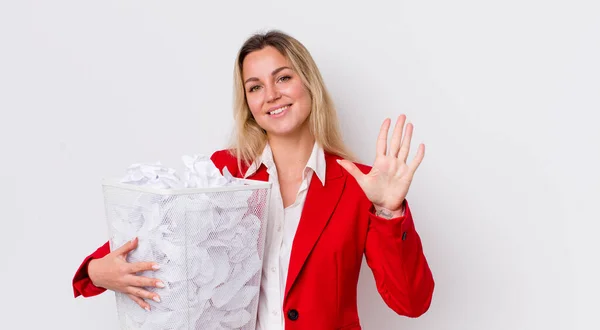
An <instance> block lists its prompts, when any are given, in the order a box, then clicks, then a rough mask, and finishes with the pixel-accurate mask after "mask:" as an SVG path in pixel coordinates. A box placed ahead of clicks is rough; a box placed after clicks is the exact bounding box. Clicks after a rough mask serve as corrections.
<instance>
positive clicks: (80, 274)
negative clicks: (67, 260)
mask: <svg viewBox="0 0 600 330" xmlns="http://www.w3.org/2000/svg"><path fill="white" fill-rule="evenodd" d="M109 253H110V245H109V242H106V243H104V245H102V246H101V247H99V248H98V249H97V250H96V251H95V252H94V253H92V254H90V255H89V256H87V257H86V258H85V259H84V260H83V262H82V263H81V265H80V266H79V269H77V272H75V276H74V277H73V294H74V295H75V298H77V297H79V296H84V297H92V296H96V295H99V294H101V293H102V292H104V291H106V289H105V288H100V287H97V286H95V285H94V284H93V283H92V280H91V279H90V276H89V275H88V271H87V269H88V264H89V263H90V261H91V260H92V259H99V258H102V257H104V256H105V255H107V254H109Z"/></svg>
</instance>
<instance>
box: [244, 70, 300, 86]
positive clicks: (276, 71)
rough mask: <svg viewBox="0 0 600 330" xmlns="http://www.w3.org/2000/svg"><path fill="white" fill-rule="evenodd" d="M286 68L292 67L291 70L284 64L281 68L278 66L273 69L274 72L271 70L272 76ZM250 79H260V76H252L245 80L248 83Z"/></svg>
mask: <svg viewBox="0 0 600 330" xmlns="http://www.w3.org/2000/svg"><path fill="white" fill-rule="evenodd" d="M284 69H290V70H291V68H290V67H287V66H282V67H281V68H277V69H275V70H273V72H271V76H274V75H276V74H278V73H279V72H281V71H282V70H284ZM250 81H258V78H256V77H250V78H248V79H246V81H244V84H247V83H248V82H250Z"/></svg>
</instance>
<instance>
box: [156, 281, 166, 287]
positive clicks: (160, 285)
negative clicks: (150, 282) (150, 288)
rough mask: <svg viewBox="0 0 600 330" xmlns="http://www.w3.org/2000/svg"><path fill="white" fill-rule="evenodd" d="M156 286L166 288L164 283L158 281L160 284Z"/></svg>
mask: <svg viewBox="0 0 600 330" xmlns="http://www.w3.org/2000/svg"><path fill="white" fill-rule="evenodd" d="M156 286H157V287H159V288H164V287H165V284H164V283H163V282H161V281H158V282H156Z"/></svg>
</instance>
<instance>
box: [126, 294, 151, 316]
mask: <svg viewBox="0 0 600 330" xmlns="http://www.w3.org/2000/svg"><path fill="white" fill-rule="evenodd" d="M127 297H129V298H131V300H133V301H135V303H136V304H138V305H140V307H142V308H143V309H145V310H147V311H148V312H149V311H150V304H148V303H147V302H145V301H144V299H142V298H139V297H136V296H134V295H132V294H128V295H127Z"/></svg>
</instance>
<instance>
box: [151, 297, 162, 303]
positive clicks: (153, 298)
mask: <svg viewBox="0 0 600 330" xmlns="http://www.w3.org/2000/svg"><path fill="white" fill-rule="evenodd" d="M152 300H154V301H156V302H160V298H159V297H158V296H154V297H152Z"/></svg>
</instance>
